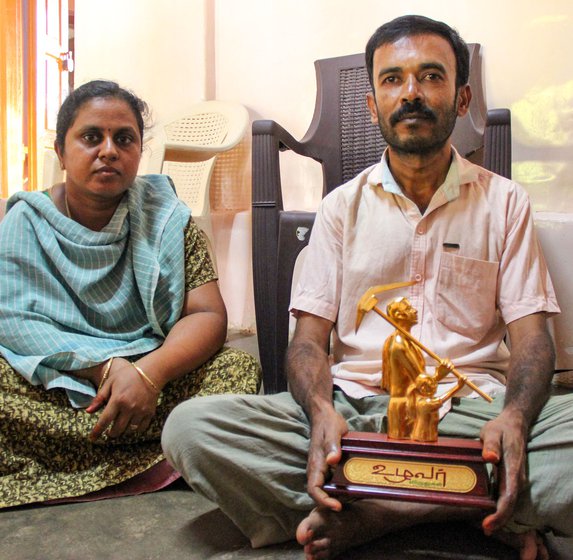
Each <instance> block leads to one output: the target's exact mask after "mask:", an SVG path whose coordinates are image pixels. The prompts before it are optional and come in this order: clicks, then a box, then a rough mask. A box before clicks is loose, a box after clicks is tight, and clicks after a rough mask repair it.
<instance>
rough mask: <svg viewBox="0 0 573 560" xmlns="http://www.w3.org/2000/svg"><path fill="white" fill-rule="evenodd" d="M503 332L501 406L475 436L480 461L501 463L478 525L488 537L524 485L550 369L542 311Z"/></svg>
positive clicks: (550, 345)
mask: <svg viewBox="0 0 573 560" xmlns="http://www.w3.org/2000/svg"><path fill="white" fill-rule="evenodd" d="M508 328H509V336H510V341H511V359H510V365H509V371H508V375H507V387H506V395H505V403H504V408H503V410H502V412H501V414H500V415H499V416H498V417H497V418H496V419H495V420H492V421H491V422H488V423H487V424H486V425H485V426H484V428H483V429H482V434H481V437H482V440H483V444H484V451H483V454H484V458H485V459H486V460H487V461H491V462H494V463H497V462H499V461H501V462H502V465H503V477H502V481H501V487H500V496H499V499H498V502H497V510H496V512H495V513H493V514H492V515H489V516H488V517H486V518H485V519H484V521H483V528H484V530H485V531H486V533H488V534H490V533H492V532H494V531H497V530H499V529H501V528H502V527H503V526H504V525H505V524H506V523H507V521H508V520H509V518H510V517H511V514H512V513H513V509H514V507H515V503H516V501H517V498H518V495H519V492H520V490H521V488H522V487H523V484H524V483H525V481H526V470H525V465H526V453H527V438H528V434H529V430H530V428H531V425H532V424H533V422H535V420H536V418H537V416H538V415H539V412H540V411H541V409H542V408H543V406H544V405H545V403H546V402H547V399H548V397H549V389H550V384H551V378H552V376H553V372H554V366H555V351H554V348H553V342H552V341H551V337H550V336H549V332H548V330H547V321H546V317H545V313H535V314H532V315H528V316H526V317H523V318H521V319H518V320H517V321H514V322H513V323H510V325H509V326H508Z"/></svg>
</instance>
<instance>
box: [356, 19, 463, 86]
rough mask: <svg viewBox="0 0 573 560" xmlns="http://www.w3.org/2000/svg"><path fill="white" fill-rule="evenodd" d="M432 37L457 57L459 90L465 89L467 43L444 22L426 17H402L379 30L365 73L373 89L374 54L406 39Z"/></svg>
mask: <svg viewBox="0 0 573 560" xmlns="http://www.w3.org/2000/svg"><path fill="white" fill-rule="evenodd" d="M426 34H433V35H439V36H440V37H443V38H444V39H445V40H446V41H447V42H448V43H449V44H450V45H451V47H452V50H453V51H454V56H455V57H456V89H458V88H460V87H462V86H465V85H466V84H467V83H468V80H469V74H470V55H469V51H468V46H467V45H466V42H465V41H464V40H463V39H462V38H461V37H460V35H459V33H458V32H457V31H456V30H455V29H452V28H451V27H450V26H449V25H447V24H445V23H443V22H442V21H436V20H433V19H430V18H427V17H424V16H414V15H409V16H402V17H399V18H396V19H393V20H392V21H389V22H388V23H385V24H384V25H382V26H380V27H379V28H378V29H377V30H376V31H375V32H374V34H373V35H372V37H370V39H369V40H368V43H367V45H366V70H367V71H368V79H369V80H370V85H371V86H372V89H374V77H373V64H374V62H373V61H374V51H375V50H376V49H377V48H378V47H380V46H382V45H385V44H388V43H395V42H396V41H398V39H402V38H403V37H412V36H414V35H426Z"/></svg>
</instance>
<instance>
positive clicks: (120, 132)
mask: <svg viewBox="0 0 573 560" xmlns="http://www.w3.org/2000/svg"><path fill="white" fill-rule="evenodd" d="M56 152H57V153H58V157H59V158H60V162H61V163H62V166H63V168H64V169H65V170H66V189H71V190H76V194H78V195H80V194H83V195H87V196H88V197H89V196H94V195H95V196H96V197H103V198H114V197H117V196H120V195H122V194H123V193H124V192H125V191H126V190H127V189H128V188H129V187H130V185H131V184H132V183H133V181H134V179H135V176H136V175H137V169H138V167H139V160H140V159H141V135H140V133H139V128H138V125H137V121H136V119H135V115H134V114H133V112H132V110H131V108H130V106H129V105H128V104H127V103H126V102H125V101H123V100H122V99H118V98H115V97H94V98H93V99H91V100H89V101H87V102H86V103H84V104H83V105H82V106H81V107H80V108H79V110H78V113H77V115H76V118H75V121H74V122H73V124H72V126H70V128H69V129H68V131H67V133H66V137H65V144H64V149H63V152H62V151H61V150H60V149H59V147H58V146H56ZM79 191H82V192H81V193H80V192H79Z"/></svg>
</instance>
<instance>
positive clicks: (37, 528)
mask: <svg viewBox="0 0 573 560" xmlns="http://www.w3.org/2000/svg"><path fill="white" fill-rule="evenodd" d="M230 343H231V344H232V345H234V346H238V347H241V348H243V349H246V350H247V351H252V352H255V353H256V341H255V339H254V337H245V336H240V335H236V334H235V335H232V336H231V337H230ZM551 546H552V552H553V554H552V557H551V558H552V560H571V559H573V542H572V541H568V542H567V541H563V540H555V539H554V540H552V541H551ZM302 557H303V556H302V552H301V550H300V547H299V546H298V545H297V544H296V543H287V544H284V545H279V546H275V547H270V548H265V549H259V550H252V549H251V548H250V546H249V543H248V541H247V540H246V539H245V538H244V537H243V536H242V535H241V533H240V532H239V531H238V530H237V529H236V528H235V527H234V525H233V524H232V523H231V522H230V521H229V520H228V519H227V518H226V517H225V516H224V515H223V514H222V513H221V512H220V510H219V509H217V507H216V506H215V505H214V504H213V503H211V502H209V501H207V500H205V499H204V498H201V497H200V496H198V495H197V494H194V493H193V492H191V491H190V490H189V489H187V487H186V486H185V484H184V483H182V482H177V483H176V484H174V485H173V486H172V487H170V488H169V489H166V490H164V491H162V492H157V493H155V494H147V495H143V496H134V497H128V498H117V499H114V500H104V501H101V502H89V503H84V504H81V503H78V504H65V505H57V506H48V507H44V506H37V507H24V508H14V509H12V510H4V511H1V512H0V560H80V559H81V560H92V559H94V560H95V559H97V560H132V559H133V560H135V559H137V560H154V559H161V560H180V559H181V560H183V559H185V560H195V559H196V560H208V559H218V560H235V559H237V560H238V559H253V560H255V559H256V560H270V559H285V560H294V559H301V558H302ZM380 558H384V559H385V560H427V559H450V560H462V559H463V560H498V559H499V560H512V559H514V558H517V556H516V554H515V553H514V552H513V551H512V550H510V549H508V548H506V547H505V546H503V545H501V544H498V543H496V542H493V541H491V540H489V539H485V538H484V537H483V536H482V535H481V533H480V532H479V531H477V530H474V529H469V528H466V527H463V526H461V525H460V524H457V523H456V524H452V525H447V526H446V525H442V526H435V525H434V526H424V527H419V528H416V529H415V530H409V531H406V532H404V533H400V534H396V535H392V536H388V537H386V538H384V539H381V540H380V541H377V542H375V543H371V544H370V545H368V546H365V547H362V548H360V549H356V550H354V551H352V552H351V553H348V554H346V555H345V556H344V559H345V560H358V559H361V560H378V559H380Z"/></svg>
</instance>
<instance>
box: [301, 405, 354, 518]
mask: <svg viewBox="0 0 573 560" xmlns="http://www.w3.org/2000/svg"><path fill="white" fill-rule="evenodd" d="M311 430H312V431H311V437H310V448H309V451H308V465H307V469H306V471H307V490H308V493H309V494H310V496H311V498H313V499H314V501H315V502H316V503H317V504H318V505H319V506H324V507H327V508H329V509H332V510H334V511H340V510H341V509H342V504H341V503H340V502H339V501H338V500H337V499H336V498H332V497H330V496H329V495H328V494H327V493H326V492H325V491H324V490H323V489H322V486H323V484H324V483H325V482H326V481H327V480H328V478H329V474H330V469H331V468H333V467H335V466H336V465H337V464H338V463H339V462H340V458H341V448H340V440H341V438H342V436H343V435H344V434H345V433H346V432H348V426H347V425H346V421H345V420H344V418H343V417H342V416H341V415H340V414H339V413H338V412H336V410H334V408H331V409H330V410H329V411H328V412H325V413H319V414H316V415H315V416H314V417H313V421H312V426H311Z"/></svg>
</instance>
